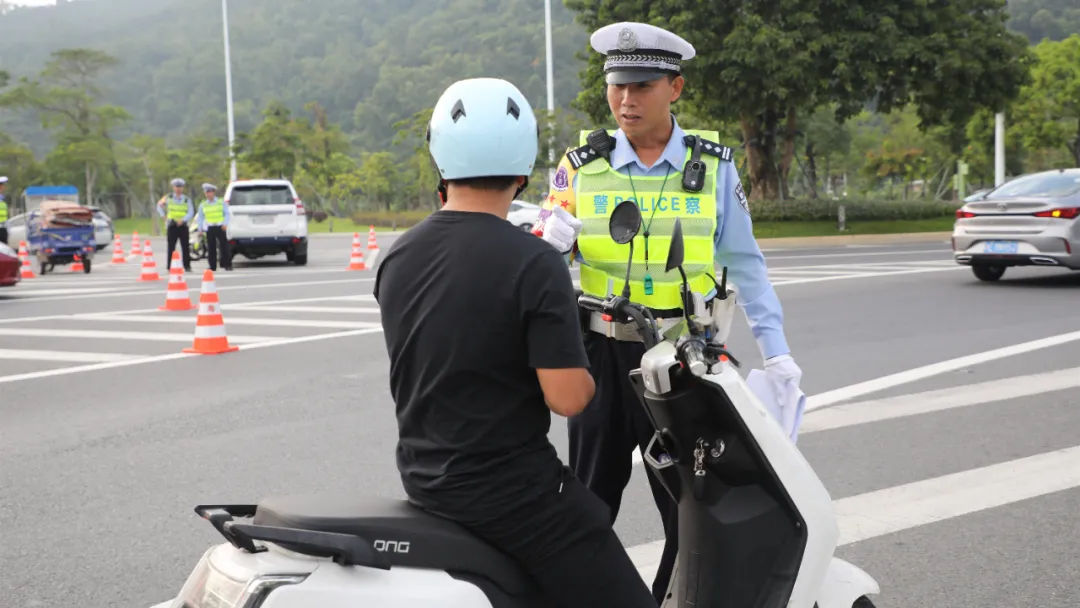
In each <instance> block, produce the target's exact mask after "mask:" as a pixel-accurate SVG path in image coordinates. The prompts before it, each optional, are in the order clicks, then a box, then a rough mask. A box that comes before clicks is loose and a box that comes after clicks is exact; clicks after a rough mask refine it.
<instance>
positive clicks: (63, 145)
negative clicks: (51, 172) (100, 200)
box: [0, 49, 131, 204]
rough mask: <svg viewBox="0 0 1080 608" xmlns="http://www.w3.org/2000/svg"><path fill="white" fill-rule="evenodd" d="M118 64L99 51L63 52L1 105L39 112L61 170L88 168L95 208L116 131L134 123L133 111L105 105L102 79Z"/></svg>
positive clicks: (86, 175) (89, 198) (87, 180)
mask: <svg viewBox="0 0 1080 608" xmlns="http://www.w3.org/2000/svg"><path fill="white" fill-rule="evenodd" d="M117 63H118V61H117V60H116V58H114V57H112V56H111V55H108V54H106V53H103V52H101V51H97V50H93V49H63V50H59V51H56V52H54V53H53V54H52V58H51V59H50V60H49V62H48V63H46V64H45V67H44V69H42V71H41V74H40V75H39V77H38V79H36V80H30V79H27V78H22V79H20V80H19V84H18V85H17V86H16V87H15V88H14V89H12V90H10V91H8V92H7V93H5V94H4V95H2V96H0V106H5V105H6V106H10V107H16V108H30V109H33V110H35V111H36V112H37V113H38V114H39V116H40V117H41V125H42V127H44V128H46V129H51V130H53V131H54V137H55V139H56V143H57V147H56V149H55V150H54V151H53V154H52V155H51V156H52V158H53V160H54V161H55V162H57V163H59V164H61V165H66V166H81V167H82V172H83V183H84V185H85V200H86V201H87V202H88V203H89V204H94V194H95V193H94V185H95V182H96V180H97V177H98V173H99V171H101V170H102V169H106V168H109V167H111V165H112V163H113V161H114V157H113V151H112V139H111V136H110V130H111V129H113V128H114V127H116V126H118V125H121V124H123V123H124V122H126V121H128V120H130V118H131V116H130V114H128V112H127V110H125V109H123V108H121V107H118V106H113V105H105V104H102V103H101V99H102V97H103V96H104V91H103V90H102V89H101V87H100V86H99V85H98V80H99V79H100V78H101V76H102V74H103V73H104V72H105V71H106V70H108V69H109V68H112V67H114V66H116V65H117Z"/></svg>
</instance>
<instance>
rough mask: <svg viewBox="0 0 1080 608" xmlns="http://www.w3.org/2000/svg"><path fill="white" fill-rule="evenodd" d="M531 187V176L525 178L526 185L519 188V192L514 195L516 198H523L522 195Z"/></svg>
mask: <svg viewBox="0 0 1080 608" xmlns="http://www.w3.org/2000/svg"><path fill="white" fill-rule="evenodd" d="M528 187H529V176H525V183H524V184H521V185H520V186H518V189H517V192H515V193H514V198H517V197H519V196H521V193H522V192H524V191H525V189H526V188H528Z"/></svg>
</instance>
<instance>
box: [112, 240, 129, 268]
mask: <svg viewBox="0 0 1080 608" xmlns="http://www.w3.org/2000/svg"><path fill="white" fill-rule="evenodd" d="M110 264H111V265H113V266H119V265H120V264H127V258H126V257H124V244H123V243H121V242H120V237H119V236H117V237H116V243H114V244H113V250H112V262H110Z"/></svg>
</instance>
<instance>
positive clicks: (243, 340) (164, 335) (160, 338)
mask: <svg viewBox="0 0 1080 608" xmlns="http://www.w3.org/2000/svg"><path fill="white" fill-rule="evenodd" d="M191 325H192V327H194V326H195V322H194V321H192V322H191ZM0 336H21V337H30V338H85V339H98V338H100V339H103V340H143V341H149V342H191V341H192V340H193V339H194V336H195V334H194V330H192V331H191V332H188V333H169V332H158V331H109V330H96V329H35V328H26V327H0ZM277 339H278V338H272V337H268V336H233V335H231V336H229V341H230V342H235V343H237V344H253V343H256V342H266V341H268V340H277Z"/></svg>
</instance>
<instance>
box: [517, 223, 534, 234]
mask: <svg viewBox="0 0 1080 608" xmlns="http://www.w3.org/2000/svg"><path fill="white" fill-rule="evenodd" d="M518 228H521V230H522V232H532V229H533V225H532V224H522V225H520V226H518Z"/></svg>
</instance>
